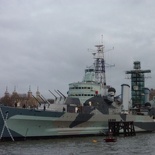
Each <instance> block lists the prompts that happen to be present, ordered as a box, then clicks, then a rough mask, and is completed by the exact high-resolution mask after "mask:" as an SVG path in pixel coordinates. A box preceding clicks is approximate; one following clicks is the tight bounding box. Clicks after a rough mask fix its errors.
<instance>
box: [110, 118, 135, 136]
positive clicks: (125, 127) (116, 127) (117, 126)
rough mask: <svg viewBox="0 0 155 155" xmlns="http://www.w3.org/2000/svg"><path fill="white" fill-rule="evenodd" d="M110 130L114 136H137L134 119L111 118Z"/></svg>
mask: <svg viewBox="0 0 155 155" xmlns="http://www.w3.org/2000/svg"><path fill="white" fill-rule="evenodd" d="M108 126H109V131H110V130H111V132H112V133H113V135H114V136H119V135H120V134H124V136H125V137H126V136H135V135H136V132H135V128H134V122H133V121H115V120H109V122H108Z"/></svg>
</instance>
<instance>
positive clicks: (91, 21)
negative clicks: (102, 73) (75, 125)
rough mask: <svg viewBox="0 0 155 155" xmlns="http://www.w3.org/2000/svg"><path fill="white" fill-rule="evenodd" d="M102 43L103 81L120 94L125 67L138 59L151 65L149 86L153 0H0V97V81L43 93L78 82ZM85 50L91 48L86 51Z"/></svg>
mask: <svg viewBox="0 0 155 155" xmlns="http://www.w3.org/2000/svg"><path fill="white" fill-rule="evenodd" d="M101 35H103V43H104V45H105V51H106V50H109V49H111V48H112V47H114V50H112V51H109V52H106V53H105V59H106V62H107V63H108V64H111V65H113V64H115V67H111V68H109V67H108V68H106V72H107V74H106V79H107V84H108V85H111V86H113V87H114V88H116V91H117V94H119V93H120V90H121V84H122V83H127V84H130V80H127V79H126V78H125V77H126V75H125V71H127V70H131V69H133V62H134V61H141V67H142V69H150V70H151V74H150V75H151V78H149V79H147V80H146V84H145V86H146V87H148V88H155V68H154V67H155V51H154V50H155V1H154V0H0V96H3V94H4V92H5V89H6V86H7V87H8V91H9V92H10V93H12V92H13V90H14V87H15V86H16V90H17V92H19V93H27V92H28V90H29V86H31V90H32V92H34V93H35V92H36V90H37V87H39V90H40V92H41V93H42V94H43V95H44V96H45V97H50V98H51V97H52V95H51V94H50V93H49V91H48V90H51V91H53V92H54V89H56V90H57V89H58V90H60V91H61V92H63V93H64V94H65V95H66V93H67V91H68V84H69V83H72V82H78V81H81V80H82V78H83V75H84V69H85V67H86V66H90V65H91V64H92V63H93V61H94V60H93V56H92V53H91V51H92V50H95V47H94V45H96V44H99V43H101ZM88 49H91V50H89V51H88Z"/></svg>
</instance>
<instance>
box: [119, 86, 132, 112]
mask: <svg viewBox="0 0 155 155" xmlns="http://www.w3.org/2000/svg"><path fill="white" fill-rule="evenodd" d="M121 89H122V90H121V91H122V92H121V94H122V97H121V98H122V112H124V113H126V114H128V112H129V103H130V100H129V92H130V86H129V85H127V84H122V85H121Z"/></svg>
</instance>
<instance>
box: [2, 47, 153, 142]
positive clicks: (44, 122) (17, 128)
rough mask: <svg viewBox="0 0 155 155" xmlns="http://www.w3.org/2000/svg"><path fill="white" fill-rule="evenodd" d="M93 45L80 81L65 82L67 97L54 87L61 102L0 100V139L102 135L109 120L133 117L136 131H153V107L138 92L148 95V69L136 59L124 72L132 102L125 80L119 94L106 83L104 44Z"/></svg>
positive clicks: (125, 119)
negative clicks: (16, 103)
mask: <svg viewBox="0 0 155 155" xmlns="http://www.w3.org/2000/svg"><path fill="white" fill-rule="evenodd" d="M96 47H97V50H96V52H94V53H93V55H94V63H93V65H92V66H90V67H88V68H86V70H85V76H84V79H83V81H82V82H77V83H71V84H69V91H68V96H67V97H65V96H64V95H63V94H62V93H61V92H60V91H59V90H57V91H56V92H57V93H58V94H59V95H60V96H61V97H62V98H64V100H63V103H58V102H55V103H53V104H51V103H49V102H45V103H43V104H39V103H38V107H37V108H21V107H9V106H4V105H3V104H1V105H0V140H5V139H9V140H12V141H14V140H16V139H25V138H50V137H51V138H52V137H59V136H82V135H85V136H87V135H103V134H105V133H106V132H107V130H108V122H109V120H115V121H133V122H134V127H135V131H136V132H152V131H154V130H155V121H154V118H155V117H154V116H155V110H154V109H153V108H152V107H151V104H149V102H148V101H147V100H145V101H144V102H142V101H143V100H142V99H143V98H142V99H141V96H142V95H139V92H140V93H142V92H144V94H143V97H144V96H145V99H147V98H148V93H145V91H143V90H144V89H143V88H144V73H145V72H150V71H142V70H141V69H140V62H135V63H134V65H135V66H134V70H132V71H127V72H126V73H127V74H131V76H132V79H133V80H131V81H132V82H131V85H132V88H131V90H132V98H133V99H134V100H133V102H131V100H130V92H131V91H130V86H129V85H128V84H122V85H121V97H120V96H115V93H116V90H115V89H114V88H113V87H110V86H108V85H107V84H106V76H105V75H106V74H105V59H104V45H103V44H101V45H96ZM139 79H140V82H139ZM139 83H140V86H139ZM142 83H143V85H142ZM51 93H52V92H51ZM52 94H53V93H52ZM136 94H137V96H136ZM53 95H54V94H53ZM54 96H55V95H54ZM55 98H56V100H57V97H56V96H55ZM57 101H58V100H57Z"/></svg>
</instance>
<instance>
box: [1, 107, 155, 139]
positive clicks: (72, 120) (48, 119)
mask: <svg viewBox="0 0 155 155" xmlns="http://www.w3.org/2000/svg"><path fill="white" fill-rule="evenodd" d="M109 119H116V121H120V120H124V121H125V120H126V121H134V125H135V130H136V132H144V131H146V132H149V131H154V130H155V122H154V120H153V119H152V118H151V117H150V116H141V115H123V114H121V115H108V114H83V113H68V112H52V111H43V110H40V111H39V110H35V109H22V108H12V107H6V106H1V107H0V139H5V138H11V137H12V138H14V139H16V138H30V137H31V138H36V137H52V136H70V135H96V134H103V133H104V132H105V131H106V130H107V129H108V120H109Z"/></svg>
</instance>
